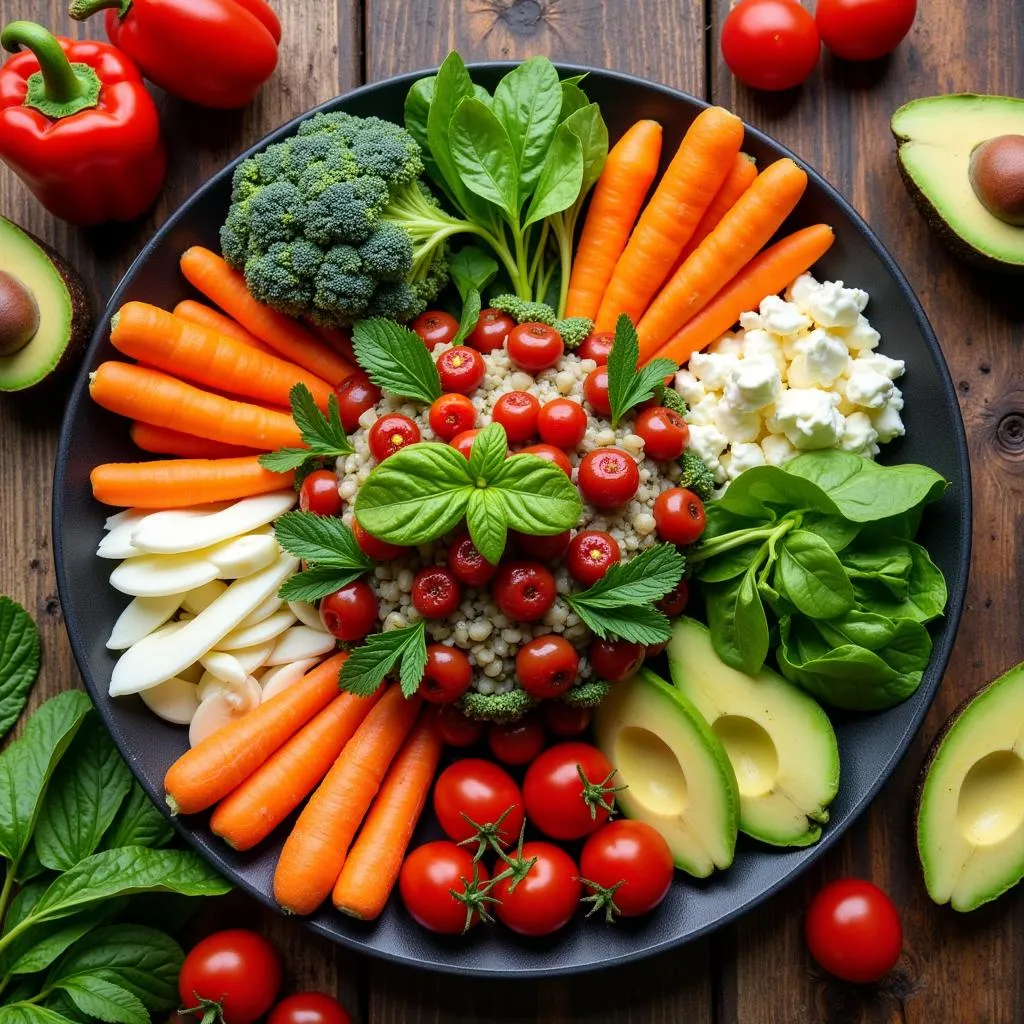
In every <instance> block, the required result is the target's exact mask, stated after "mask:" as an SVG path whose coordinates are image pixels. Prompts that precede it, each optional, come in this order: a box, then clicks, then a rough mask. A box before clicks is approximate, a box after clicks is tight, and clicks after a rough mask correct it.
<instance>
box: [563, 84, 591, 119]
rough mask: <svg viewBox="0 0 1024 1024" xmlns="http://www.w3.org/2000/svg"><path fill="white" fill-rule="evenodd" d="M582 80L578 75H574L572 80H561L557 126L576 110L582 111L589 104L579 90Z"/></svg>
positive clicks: (583, 93) (582, 92) (585, 95)
mask: <svg viewBox="0 0 1024 1024" xmlns="http://www.w3.org/2000/svg"><path fill="white" fill-rule="evenodd" d="M582 80H583V78H582V76H580V75H576V76H575V77H574V78H563V79H562V96H561V100H562V106H561V109H560V110H559V112H558V122H559V124H561V123H562V122H563V121H564V120H565V119H566V118H567V117H569V116H570V115H571V114H574V113H576V111H577V110H582V109H583V108H584V107H586V106H588V105H589V104H590V100H589V98H588V97H587V94H586V93H585V92H584V91H583V90H582V89H581V88H580V82H581V81H582Z"/></svg>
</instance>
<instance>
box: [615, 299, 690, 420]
mask: <svg viewBox="0 0 1024 1024" xmlns="http://www.w3.org/2000/svg"><path fill="white" fill-rule="evenodd" d="M639 361H640V339H639V337H638V336H637V333H636V328H635V327H634V326H633V321H632V320H630V319H629V317H628V316H627V315H626V314H625V313H623V314H622V315H621V316H620V317H619V319H618V321H617V323H616V324H615V341H614V342H613V343H612V348H611V351H610V352H609V353H608V403H609V405H611V409H612V426H613V427H617V426H618V425H619V420H620V419H622V417H623V416H624V415H625V414H626V412H627V411H628V410H630V409H632V408H633V407H634V406H636V405H639V404H640V403H641V402H646V401H647V399H648V398H653V397H654V394H655V391H656V390H657V387H658V385H659V384H661V383H662V382H663V381H664V379H665V378H666V377H668V376H669V375H670V374H673V373H675V372H676V370H678V369H679V367H678V366H677V365H676V364H675V363H674V362H672V360H671V359H654V360H652V361H651V362H649V363H648V364H647V365H646V366H645V367H643V368H642V369H641V368H639V367H638V366H637V363H638V362H639Z"/></svg>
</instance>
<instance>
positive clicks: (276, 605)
mask: <svg viewBox="0 0 1024 1024" xmlns="http://www.w3.org/2000/svg"><path fill="white" fill-rule="evenodd" d="M283 607H284V601H282V600H281V598H279V597H278V596H277V594H274V596H273V597H268V598H267V599H266V601H264V602H263V604H261V605H260V606H259V608H257V609H256V611H254V612H253V613H252V615H246V617H245V618H244V619H243V620H242V621H241V622H240V623H239V624H238V628H239V629H247V628H248V627H249V626H255V625H256V623H258V622H262V621H263V620H264V619H269V618H270V616H271V615H273V614H275V613H276V612H279V611H280V610H281V609H282V608H283Z"/></svg>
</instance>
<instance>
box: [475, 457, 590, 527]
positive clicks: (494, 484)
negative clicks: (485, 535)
mask: <svg viewBox="0 0 1024 1024" xmlns="http://www.w3.org/2000/svg"><path fill="white" fill-rule="evenodd" d="M488 489H489V490H499V491H500V492H501V498H502V503H503V504H504V507H505V520H506V522H507V523H508V525H509V527H511V529H513V530H518V531H519V532H520V533H528V534H530V535H531V536H534V537H544V536H552V535H554V534H556V533H562V532H563V531H565V530H569V529H571V528H572V527H574V526H575V525H576V524H577V523H578V522H579V518H580V515H581V514H582V512H583V501H582V499H581V498H580V492H579V491H578V490H577V489H576V486H575V485H574V484H573V482H572V480H570V479H569V477H567V476H566V475H565V473H563V472H562V470H560V469H559V468H558V467H557V466H556V465H554V464H553V463H551V462H546V461H545V460H544V459H540V458H538V457H537V456H536V455H529V454H524V453H520V454H519V455H513V456H512V457H511V458H508V459H506V460H505V461H504V462H503V463H502V464H501V466H500V467H499V469H498V471H497V472H496V473H495V474H494V476H493V477H492V479H491V481H490V486H489V488H488Z"/></svg>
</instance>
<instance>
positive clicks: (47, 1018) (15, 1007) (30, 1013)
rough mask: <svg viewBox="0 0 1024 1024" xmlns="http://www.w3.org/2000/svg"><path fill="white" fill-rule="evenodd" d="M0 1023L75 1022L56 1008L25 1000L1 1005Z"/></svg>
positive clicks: (58, 1023) (46, 1023)
mask: <svg viewBox="0 0 1024 1024" xmlns="http://www.w3.org/2000/svg"><path fill="white" fill-rule="evenodd" d="M0 1024H75V1021H73V1020H71V1019H70V1018H68V1017H65V1016H64V1015H63V1014H62V1013H58V1012H57V1011H56V1010H51V1009H49V1008H48V1007H46V1006H39V1005H38V1004H36V1003H27V1002H23V1001H19V1002H14V1003H9V1004H8V1005H7V1006H0Z"/></svg>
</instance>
